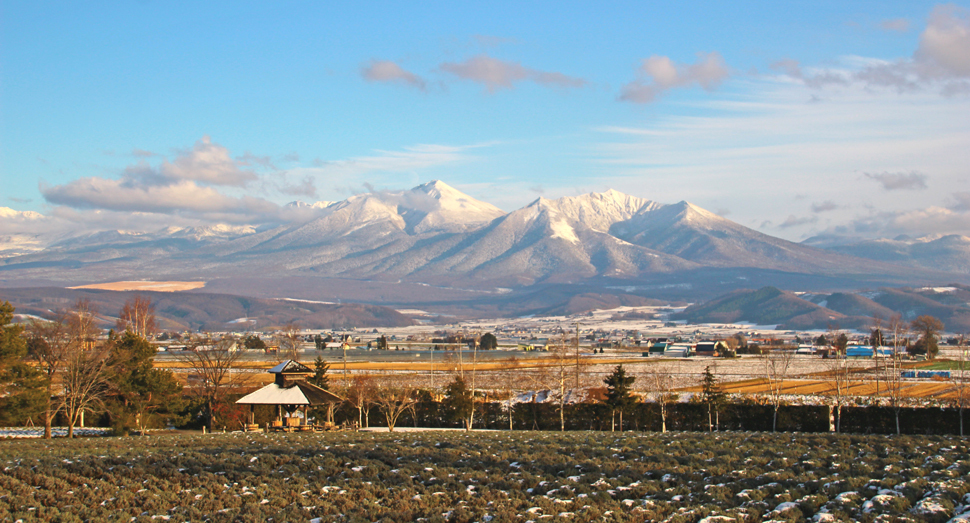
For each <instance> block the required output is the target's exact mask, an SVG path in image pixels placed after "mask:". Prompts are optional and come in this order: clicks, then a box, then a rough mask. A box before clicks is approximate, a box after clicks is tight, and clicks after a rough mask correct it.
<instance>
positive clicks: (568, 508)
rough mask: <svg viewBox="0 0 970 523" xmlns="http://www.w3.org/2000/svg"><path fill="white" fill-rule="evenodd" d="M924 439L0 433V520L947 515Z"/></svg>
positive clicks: (961, 445)
mask: <svg viewBox="0 0 970 523" xmlns="http://www.w3.org/2000/svg"><path fill="white" fill-rule="evenodd" d="M968 450H970V449H968V445H967V444H966V442H965V441H964V440H961V439H957V438H942V437H919V438H917V437H906V436H904V437H882V436H865V437H863V436H839V435H803V434H794V435H793V434H753V433H722V434H713V435H712V434H702V433H678V434H666V435H655V434H650V435H644V434H643V433H622V434H621V433H589V432H580V433H577V432H573V433H565V434H559V433H536V432H513V433H509V432H484V433H470V434H469V433H463V432H422V433H407V434H396V433H383V434H375V433H344V434H325V435H295V434H291V435H262V434H260V435H253V434H226V435H210V436H164V437H148V438H144V439H139V438H125V439H115V438H104V439H101V438H99V439H87V440H75V441H64V440H58V441H54V442H42V441H19V442H0V465H2V467H3V469H2V471H0V520H3V521H14V520H19V519H22V520H23V521H25V522H26V521H85V520H88V521H94V520H129V519H130V520H132V521H151V520H152V519H156V520H157V519H171V520H173V521H202V520H210V521H269V520H275V521H311V520H314V519H316V518H320V520H321V521H378V520H380V521H429V522H430V521H460V522H464V521H469V522H470V521H492V522H498V521H527V520H541V519H554V520H560V519H561V520H567V521H591V520H597V521H647V520H649V521H662V520H667V521H676V522H695V521H702V520H703V521H706V522H710V523H714V522H726V521H762V520H769V519H771V520H780V521H805V520H810V519H814V520H815V521H820V522H825V521H877V520H878V521H932V522H935V521H947V520H948V519H950V518H952V517H954V516H956V515H959V514H961V513H963V512H965V511H966V510H968V509H970V507H964V506H963V505H970V499H968V496H967V492H968V490H970V485H968V482H967V481H966V479H967V478H966V474H967V473H968V472H970V460H968V459H970V456H968Z"/></svg>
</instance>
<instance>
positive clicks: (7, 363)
mask: <svg viewBox="0 0 970 523" xmlns="http://www.w3.org/2000/svg"><path fill="white" fill-rule="evenodd" d="M13 313H14V307H13V305H11V304H10V303H9V302H3V303H0V424H2V425H3V426H8V427H9V426H20V425H24V424H25V423H28V422H29V421H33V420H35V419H39V418H40V416H41V415H42V413H43V411H44V406H45V403H46V401H45V390H46V387H45V381H44V376H43V374H42V373H41V372H40V371H39V370H37V369H35V368H34V367H32V366H30V365H27V364H26V363H25V362H24V358H25V357H26V356H27V340H26V339H24V329H23V327H22V326H20V325H13V324H12V322H13Z"/></svg>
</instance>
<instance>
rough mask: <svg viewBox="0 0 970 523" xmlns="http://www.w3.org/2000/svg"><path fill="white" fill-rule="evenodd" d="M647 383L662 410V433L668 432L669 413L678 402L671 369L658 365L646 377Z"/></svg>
mask: <svg viewBox="0 0 970 523" xmlns="http://www.w3.org/2000/svg"><path fill="white" fill-rule="evenodd" d="M645 378H646V379H645V380H644V381H645V382H646V384H647V387H648V389H649V392H651V393H652V396H653V400H654V401H655V402H656V403H657V407H659V408H660V432H667V412H668V409H669V407H670V405H671V404H672V403H674V402H675V401H677V394H676V393H675V392H674V377H673V374H672V373H671V371H670V367H668V366H666V365H658V366H656V367H654V368H653V369H652V370H650V372H649V373H648V374H647V375H646V376H645Z"/></svg>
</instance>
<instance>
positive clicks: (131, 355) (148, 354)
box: [108, 331, 184, 434]
mask: <svg viewBox="0 0 970 523" xmlns="http://www.w3.org/2000/svg"><path fill="white" fill-rule="evenodd" d="M108 343H109V344H111V353H110V356H109V365H110V367H111V379H110V381H111V402H110V408H109V416H110V419H111V427H112V428H113V429H114V430H115V432H117V433H119V434H127V433H128V432H129V431H131V430H132V429H135V428H137V429H138V430H140V431H144V429H145V427H147V426H149V425H150V422H151V420H150V417H151V416H153V415H161V416H163V418H164V419H166V420H168V421H172V422H180V421H182V419H183V418H182V417H181V416H180V413H181V410H182V409H183V407H184V403H183V401H182V384H181V383H180V382H179V381H178V380H177V379H175V376H174V375H173V374H172V371H168V370H161V369H156V368H154V361H155V347H154V346H152V344H151V343H149V342H148V340H146V339H145V338H143V337H141V336H139V335H137V334H135V333H133V332H131V331H127V332H125V333H124V334H123V335H122V336H121V337H120V338H119V337H117V336H115V335H114V334H113V333H112V335H111V337H110V338H109V340H108Z"/></svg>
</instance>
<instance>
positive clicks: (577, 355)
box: [574, 321, 579, 391]
mask: <svg viewBox="0 0 970 523" xmlns="http://www.w3.org/2000/svg"><path fill="white" fill-rule="evenodd" d="M574 390H577V391H578V390H579V322H578V321H577V322H576V386H575V388H574Z"/></svg>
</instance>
